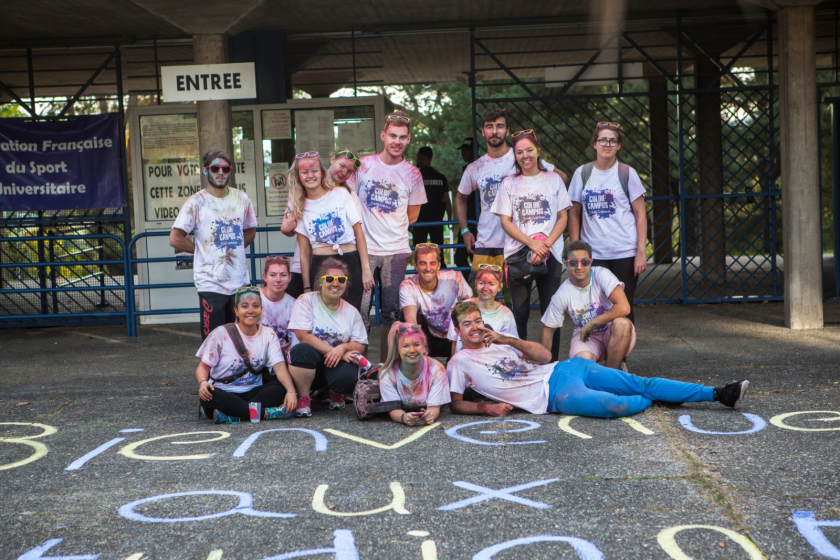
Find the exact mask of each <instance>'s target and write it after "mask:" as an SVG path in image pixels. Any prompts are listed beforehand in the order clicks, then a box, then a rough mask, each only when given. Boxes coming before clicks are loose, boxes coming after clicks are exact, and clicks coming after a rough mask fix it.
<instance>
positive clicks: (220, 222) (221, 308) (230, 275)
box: [169, 150, 257, 341]
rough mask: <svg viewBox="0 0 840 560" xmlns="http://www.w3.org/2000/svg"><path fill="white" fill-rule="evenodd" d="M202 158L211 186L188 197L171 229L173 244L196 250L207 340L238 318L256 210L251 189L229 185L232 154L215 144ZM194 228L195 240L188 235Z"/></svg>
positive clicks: (248, 279) (248, 276) (187, 250)
mask: <svg viewBox="0 0 840 560" xmlns="http://www.w3.org/2000/svg"><path fill="white" fill-rule="evenodd" d="M201 160H202V163H203V165H204V174H205V177H206V179H207V186H206V187H205V188H204V190H201V191H199V192H197V193H195V194H194V195H192V196H191V197H189V198H188V199H187V201H186V202H185V203H184V206H183V207H182V208H181V211H180V212H179V213H178V217H177V218H175V223H174V224H172V230H171V231H170V232H169V245H170V246H171V247H174V248H175V250H176V251H178V252H181V253H194V254H195V260H194V263H193V276H194V278H195V287H196V289H197V290H198V299H199V309H201V311H200V313H201V318H200V323H199V324H200V327H201V340H202V341H204V340H206V339H207V337H208V336H210V333H211V332H213V330H215V329H216V327H219V326H221V325H224V324H225V323H232V322H233V321H234V320H235V319H236V315H235V313H234V302H233V300H234V298H233V293H234V292H235V291H236V289H237V288H241V287H242V286H246V285H248V284H250V283H251V274H250V273H249V272H248V258H247V257H246V256H245V247H247V246H248V245H250V244H251V243H252V242H253V241H254V237H256V235H257V233H256V232H257V216H256V214H255V213H254V206H253V205H252V204H251V199H249V198H248V195H247V194H245V192H244V191H240V190H237V189H231V188H230V187H229V186H228V183H229V182H230V172H231V169H232V168H233V160H232V159H231V158H230V156H229V155H227V153H225V152H223V151H222V150H210V151H208V152H207V153H206V154H204V156H203V157H202V158H201ZM190 232H193V233H194V234H195V242H193V241H190V239H189V238H188V237H187V235H188V234H189V233H190Z"/></svg>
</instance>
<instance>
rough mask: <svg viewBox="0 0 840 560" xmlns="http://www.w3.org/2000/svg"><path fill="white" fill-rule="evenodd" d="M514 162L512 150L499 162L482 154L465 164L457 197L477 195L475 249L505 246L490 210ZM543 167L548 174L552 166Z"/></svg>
mask: <svg viewBox="0 0 840 560" xmlns="http://www.w3.org/2000/svg"><path fill="white" fill-rule="evenodd" d="M515 162H516V158H515V157H514V155H513V149H510V150H508V152H507V153H506V154H505V155H503V156H502V157H499V158H491V157H490V156H489V155H488V154H484V155H483V156H481V157H480V158H478V159H477V160H475V161H474V162H472V163H471V164H469V165H468V166H467V168H466V169H465V170H464V174H463V175H462V176H461V184H460V185H459V186H458V192H459V193H461V194H467V195H468V194H471V193H472V192H473V191H474V190H475V189H478V190H479V193H480V195H479V197H480V198H481V214H480V215H479V216H478V238H476V240H475V246H476V247H482V248H484V247H492V248H497V249H498V248H501V247H504V246H505V238H506V237H507V234H506V233H505V231H504V230H503V229H502V222H501V220H500V219H499V217H498V216H497V215H496V214H494V213H493V212H492V211H491V210H490V208H492V206H493V202H494V201H495V200H496V193H497V192H498V190H499V186H500V185H501V184H502V180H503V179H504V178H505V177H508V176H510V175H513V174H514V173H516V163H515ZM543 166H544V167H545V168H546V169H548V170H549V171H553V170H554V166H553V165H551V164H550V163H548V162H545V161H544V162H543Z"/></svg>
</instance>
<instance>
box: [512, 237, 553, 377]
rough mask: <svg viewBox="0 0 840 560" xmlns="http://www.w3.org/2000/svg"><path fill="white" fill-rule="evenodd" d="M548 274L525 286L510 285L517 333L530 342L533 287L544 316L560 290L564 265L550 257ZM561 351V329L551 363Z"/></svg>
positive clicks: (513, 283) (551, 255)
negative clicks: (529, 320)
mask: <svg viewBox="0 0 840 560" xmlns="http://www.w3.org/2000/svg"><path fill="white" fill-rule="evenodd" d="M546 264H547V265H548V273H546V274H543V275H542V276H540V277H539V278H537V279H536V280H531V281H529V282H526V283H524V284H520V283H518V282H511V283H510V298H511V301H512V303H513V309H512V311H513V318H514V319H516V332H517V333H518V334H519V338H521V339H522V340H528V317H529V316H530V315H531V286H533V284H534V282H536V283H537V293H538V294H539V296H540V314H541V315H544V314H545V311H546V309H548V304H549V303H550V302H551V297H552V296H553V295H554V293H555V292H556V291H557V289H558V288H560V277H561V276H562V275H563V265H562V264H561V263H560V262H558V261H557V259H555V258H554V255H553V254H549V257H548V263H546ZM559 351H560V329H557V330H555V331H554V337H553V338H552V339H551V361H552V362H556V361H557V356H558V354H559Z"/></svg>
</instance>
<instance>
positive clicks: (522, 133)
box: [510, 128, 537, 138]
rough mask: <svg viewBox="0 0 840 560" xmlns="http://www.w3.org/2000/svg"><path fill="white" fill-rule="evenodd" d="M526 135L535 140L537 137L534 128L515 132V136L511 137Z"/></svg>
mask: <svg viewBox="0 0 840 560" xmlns="http://www.w3.org/2000/svg"><path fill="white" fill-rule="evenodd" d="M524 134H530V135H531V136H533V137H534V138H536V137H537V133H536V132H534V129H533V128H529V129H528V130H520V131H519V132H514V133H513V134H511V135H510V137H511V138H518V137H519V136H522V135H524Z"/></svg>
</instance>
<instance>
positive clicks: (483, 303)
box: [446, 264, 519, 355]
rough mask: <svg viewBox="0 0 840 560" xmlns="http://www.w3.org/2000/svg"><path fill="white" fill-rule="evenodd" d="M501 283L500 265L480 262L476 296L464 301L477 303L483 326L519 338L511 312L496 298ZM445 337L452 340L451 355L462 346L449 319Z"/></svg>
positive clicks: (476, 277)
mask: <svg viewBox="0 0 840 560" xmlns="http://www.w3.org/2000/svg"><path fill="white" fill-rule="evenodd" d="M503 285H504V284H503V282H502V267H500V266H498V265H495V264H480V265H478V273H477V274H476V275H475V291H476V292H477V293H478V297H477V298H470V299H466V300H464V301H474V302H475V303H476V304H478V309H479V310H480V311H481V318H482V319H483V320H484V326H485V327H490V328H491V329H493V330H494V331H496V332H497V333H502V334H506V335H507V336H512V337H513V338H519V334H518V331H517V330H516V319H515V318H514V317H513V312H511V310H510V309H508V308H507V307H505V306H504V305H502V304H501V303H500V302H499V301H497V300H496V294H499V293H501V291H502V287H503ZM446 338H448V339H449V340H451V341H452V354H453V355H454V354H455V352H457V351H458V350H460V349H461V348H463V347H464V343H463V342H461V337H460V336H458V333H456V332H455V325H454V324H452V322H451V321H450V322H449V332H448V333H447V334H446Z"/></svg>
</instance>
